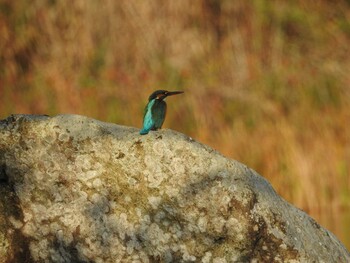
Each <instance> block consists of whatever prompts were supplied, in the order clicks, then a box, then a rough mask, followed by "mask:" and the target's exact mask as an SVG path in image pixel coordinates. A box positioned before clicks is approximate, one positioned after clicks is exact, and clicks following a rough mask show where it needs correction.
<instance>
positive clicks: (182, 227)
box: [0, 115, 350, 262]
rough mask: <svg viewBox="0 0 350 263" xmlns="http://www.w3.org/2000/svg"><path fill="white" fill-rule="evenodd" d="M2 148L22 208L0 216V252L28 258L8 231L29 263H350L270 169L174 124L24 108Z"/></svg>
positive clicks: (7, 128) (0, 140) (0, 159)
mask: <svg viewBox="0 0 350 263" xmlns="http://www.w3.org/2000/svg"><path fill="white" fill-rule="evenodd" d="M0 153H1V155H0V166H1V169H0V171H1V176H4V175H6V176H5V177H6V180H5V181H4V182H2V184H3V186H2V187H10V188H6V189H12V190H9V191H7V192H6V194H5V195H10V194H11V193H12V195H14V196H15V198H16V200H17V201H16V202H17V203H18V206H16V209H17V210H18V211H17V210H16V209H15V208H12V209H15V210H16V211H17V212H16V213H17V216H13V215H11V214H9V215H5V217H2V218H3V219H1V218H0V219H1V220H4V221H1V220H0V223H1V222H5V223H4V224H0V242H3V244H5V245H6V247H9V249H6V248H5V250H6V251H4V249H2V250H1V249H0V258H6V259H7V260H11V255H12V258H13V255H14V253H20V252H18V251H19V250H18V249H17V250H16V249H14V248H11V246H17V245H18V243H16V242H13V241H12V239H11V238H7V239H6V238H4V237H6V236H8V235H7V234H6V231H7V230H8V229H10V230H11V231H16V233H17V234H16V235H17V236H23V240H24V241H23V242H25V245H26V247H27V251H28V253H27V254H26V258H27V261H28V262H305V261H313V262H320V261H324V262H349V261H350V255H349V252H348V251H347V250H346V249H345V248H344V247H343V246H342V244H341V243H340V242H339V241H338V240H337V239H336V238H335V237H334V236H333V235H332V234H331V233H330V232H329V231H327V230H325V229H323V228H322V227H320V226H319V225H318V224H317V223H316V222H315V221H314V220H313V219H311V218H310V217H309V216H307V215H306V214H305V213H304V212H302V211H300V210H298V209H297V208H295V207H293V206H292V205H290V204H288V203H287V202H286V201H284V200H283V199H282V198H280V197H279V196H278V195H277V194H276V193H275V192H274V190H273V189H272V187H271V186H270V184H269V183H268V182H267V181H266V180H264V179H263V178H262V177H261V176H259V175H258V174H256V173H255V172H254V171H252V170H251V169H249V168H248V167H246V166H244V165H242V164H240V163H238V162H236V161H234V160H230V159H228V158H225V157H224V156H222V155H221V154H219V153H218V152H216V151H214V150H213V149H211V148H209V147H207V146H205V145H202V144H200V143H198V142H196V141H194V140H193V139H191V138H189V137H187V136H185V135H182V134H180V133H176V132H173V131H171V130H161V131H157V132H151V133H150V134H148V135H147V136H140V135H139V133H138V130H136V129H134V128H128V127H124V126H119V125H114V124H107V123H103V122H100V121H97V120H93V119H89V118H86V117H83V116H77V115H59V116H56V117H47V116H32V115H30V116H28V115H15V116H12V117H9V118H8V119H6V120H3V121H1V122H0ZM12 187H13V188H12ZM0 200H1V201H0V204H1V205H3V206H6V207H11V205H13V204H11V203H6V204H5V203H4V202H5V201H6V198H5V197H4V196H2V197H1V199H0ZM0 208H1V206H0ZM4 226H5V227H4ZM6 229H7V230H6ZM2 240H4V241H2ZM3 247H5V246H3ZM8 251H12V252H11V253H12V254H11V253H9V252H8ZM329 251H332V253H331V254H330V253H329ZM24 254H25V253H24ZM28 254H30V257H29V256H28ZM9 262H10V261H9ZM13 262H15V261H13ZM18 262H20V261H18Z"/></svg>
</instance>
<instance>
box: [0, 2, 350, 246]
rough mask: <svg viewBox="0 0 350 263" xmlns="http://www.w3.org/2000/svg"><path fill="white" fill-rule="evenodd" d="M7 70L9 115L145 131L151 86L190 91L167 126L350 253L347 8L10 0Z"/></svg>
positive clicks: (3, 59) (2, 89) (1, 38)
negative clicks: (241, 170)
mask: <svg viewBox="0 0 350 263" xmlns="http://www.w3.org/2000/svg"><path fill="white" fill-rule="evenodd" d="M0 63H1V64H0V65H1V66H0V94H1V104H0V113H1V117H6V116H7V115H9V114H12V113H38V114H39V113H42V114H50V115H54V114H59V113H77V114H82V115H87V116H90V117H93V118H97V119H100V120H102V121H109V122H115V123H118V124H124V125H129V126H137V127H140V126H141V121H142V120H141V119H142V112H143V107H144V105H145V103H146V100H147V98H148V95H149V93H150V92H152V91H153V90H155V89H159V88H164V89H169V90H175V89H176V90H185V92H186V94H185V95H183V96H181V98H180V97H177V98H176V99H169V113H168V117H167V120H166V122H165V126H166V127H168V128H172V129H175V130H178V131H180V132H183V133H186V134H188V135H190V136H192V137H194V138H195V139H197V140H198V141H201V142H203V143H206V144H209V145H211V146H212V147H214V148H215V149H217V150H219V151H221V152H223V153H224V154H225V155H227V156H230V157H232V158H234V159H237V160H239V161H241V162H243V163H245V164H247V165H248V166H250V167H252V168H253V169H255V170H257V171H258V172H259V173H260V174H262V175H263V176H265V177H266V178H268V180H269V181H270V182H271V183H272V184H273V186H274V188H275V189H276V190H277V192H278V193H279V194H281V195H282V196H283V197H284V198H285V199H287V200H288V201H290V202H291V203H293V204H295V205H296V206H298V207H300V208H302V209H304V210H306V211H307V212H308V213H309V214H310V215H311V216H313V217H315V218H316V219H317V220H318V221H319V222H320V223H321V224H322V225H324V226H326V227H328V228H329V229H331V230H332V231H333V232H335V233H336V234H337V235H338V237H339V238H340V239H342V240H343V241H344V242H347V245H348V246H349V245H350V240H349V239H348V240H346V238H349V237H346V232H347V233H348V232H349V228H350V225H349V220H346V217H345V216H343V213H342V211H343V210H346V211H349V209H350V208H349V201H350V132H349V130H348V129H349V121H350V111H349V106H350V105H349V104H350V89H349V87H350V74H349V69H350V2H349V1H340V0H337V1H326V0H319V1H306V0H305V1H287V0H286V1H268V0H253V1H243V0H237V1H230V0H221V1H219V0H197V1H184V0H180V1H168V2H164V1H159V0H156V1H155V0H153V1H151V0H146V1H135V0H127V1H111V0H105V1H84V0H77V1H67V0H62V1H57V0H47V1H39V0H34V1H25V0H17V1H11V0H2V1H1V3H0ZM348 214H349V213H348ZM344 222H347V223H344ZM345 228H347V231H346V229H345Z"/></svg>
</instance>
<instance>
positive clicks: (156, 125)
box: [140, 90, 184, 135]
mask: <svg viewBox="0 0 350 263" xmlns="http://www.w3.org/2000/svg"><path fill="white" fill-rule="evenodd" d="M181 93H184V92H183V91H167V90H156V91H155V92H153V93H152V94H151V95H150V96H149V98H148V103H147V105H146V108H145V113H144V115H143V128H142V130H141V131H140V134H141V135H144V134H147V133H149V131H150V130H152V131H156V130H158V129H160V128H162V125H163V122H164V119H165V115H166V108H167V105H166V102H165V101H164V100H165V98H166V97H168V96H172V95H176V94H181Z"/></svg>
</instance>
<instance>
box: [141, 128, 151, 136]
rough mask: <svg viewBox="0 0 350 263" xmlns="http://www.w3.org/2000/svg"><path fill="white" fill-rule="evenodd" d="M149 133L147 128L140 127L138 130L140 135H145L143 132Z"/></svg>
mask: <svg viewBox="0 0 350 263" xmlns="http://www.w3.org/2000/svg"><path fill="white" fill-rule="evenodd" d="M148 133H149V130H148V129H142V130H140V134H141V135H145V134H148Z"/></svg>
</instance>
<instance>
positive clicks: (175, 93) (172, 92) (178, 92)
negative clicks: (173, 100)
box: [166, 91, 184, 96]
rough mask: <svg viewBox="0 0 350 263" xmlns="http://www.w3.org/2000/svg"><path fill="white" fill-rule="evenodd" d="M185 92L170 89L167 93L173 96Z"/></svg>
mask: <svg viewBox="0 0 350 263" xmlns="http://www.w3.org/2000/svg"><path fill="white" fill-rule="evenodd" d="M181 93H184V92H183V91H169V92H168V93H167V94H166V95H167V96H172V95H177V94H181Z"/></svg>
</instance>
